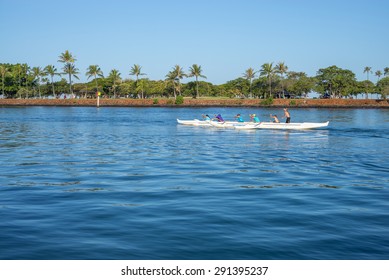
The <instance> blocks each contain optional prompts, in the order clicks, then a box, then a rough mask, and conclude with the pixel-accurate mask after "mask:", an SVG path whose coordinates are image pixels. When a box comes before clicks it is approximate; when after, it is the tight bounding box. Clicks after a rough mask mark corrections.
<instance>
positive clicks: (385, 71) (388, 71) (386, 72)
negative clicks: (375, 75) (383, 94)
mask: <svg viewBox="0 0 389 280" xmlns="http://www.w3.org/2000/svg"><path fill="white" fill-rule="evenodd" d="M388 75H389V67H385V68H384V76H388Z"/></svg>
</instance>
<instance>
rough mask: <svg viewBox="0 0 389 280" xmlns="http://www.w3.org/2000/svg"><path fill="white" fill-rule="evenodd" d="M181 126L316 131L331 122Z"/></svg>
mask: <svg viewBox="0 0 389 280" xmlns="http://www.w3.org/2000/svg"><path fill="white" fill-rule="evenodd" d="M177 122H178V123H179V124H183V125H193V126H212V127H217V128H234V129H241V130H244V129H294V130H303V129H315V128H321V127H327V126H328V124H329V121H327V122H323V123H312V122H302V123H274V122H260V123H253V122H234V121H226V122H216V121H201V120H198V119H194V120H179V119H177Z"/></svg>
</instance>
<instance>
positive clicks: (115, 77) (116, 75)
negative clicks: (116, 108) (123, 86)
mask: <svg viewBox="0 0 389 280" xmlns="http://www.w3.org/2000/svg"><path fill="white" fill-rule="evenodd" d="M120 75H121V74H120V72H119V70H116V69H112V70H111V72H109V75H108V79H109V80H110V81H111V82H112V90H113V97H114V98H116V87H117V83H120V82H121V80H122V79H121V77H120Z"/></svg>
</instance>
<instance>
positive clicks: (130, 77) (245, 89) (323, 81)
mask: <svg viewBox="0 0 389 280" xmlns="http://www.w3.org/2000/svg"><path fill="white" fill-rule="evenodd" d="M57 62H59V63H61V67H60V69H58V68H57V67H56V66H55V65H47V66H45V67H44V68H42V67H39V66H38V67H30V66H29V65H27V64H25V63H24V64H20V63H18V64H6V63H2V64H0V76H1V80H0V85H1V93H0V95H1V97H2V98H60V97H61V96H65V95H66V96H70V97H78V98H94V97H95V94H96V92H97V91H100V92H101V94H102V96H103V97H106V98H156V97H167V98H168V97H174V98H176V97H177V96H191V97H193V98H198V97H204V96H207V97H230V98H260V99H269V98H305V97H307V96H308V94H309V93H310V92H316V93H318V94H319V95H320V97H322V98H354V97H358V96H364V97H365V98H368V97H369V94H370V96H372V94H377V95H379V96H380V97H381V98H384V99H386V97H387V96H388V94H389V67H386V68H385V69H383V71H381V70H377V71H375V73H374V75H375V76H376V77H377V79H376V82H373V81H371V80H370V79H371V76H370V75H371V74H373V71H372V68H371V67H368V66H366V67H365V68H364V69H363V73H365V74H366V80H363V81H357V79H356V77H355V74H354V73H353V72H352V71H350V70H347V69H342V68H339V67H337V66H335V65H333V66H329V67H327V68H322V69H319V70H318V71H317V73H316V76H313V77H309V76H308V75H307V74H306V73H304V72H295V71H289V69H288V66H287V65H286V64H285V63H284V62H279V63H277V64H276V65H275V64H274V63H264V64H262V65H261V66H260V67H259V69H258V70H254V69H253V68H252V67H250V68H248V69H247V70H245V71H244V72H243V73H242V75H241V76H240V77H237V78H236V79H234V80H231V81H227V82H226V83H224V84H221V85H214V84H212V83H209V82H207V81H206V79H207V77H206V76H205V75H204V73H203V69H202V67H201V66H200V65H197V64H193V65H192V66H191V67H189V69H188V70H187V71H186V70H185V69H184V68H182V67H181V66H180V65H175V66H174V67H172V68H171V70H170V71H168V72H167V74H166V76H165V77H164V79H161V80H150V79H149V78H147V73H143V71H142V66H140V65H138V64H134V65H132V66H130V67H129V72H128V73H125V74H122V73H120V71H119V70H117V69H112V70H111V71H110V72H109V73H108V74H107V75H104V73H103V71H102V70H101V68H100V67H99V65H90V66H89V67H88V68H87V69H85V72H83V73H82V72H81V71H80V70H79V69H78V68H77V67H76V62H77V59H76V57H75V56H74V55H73V54H72V53H71V52H69V51H68V50H66V51H65V52H63V53H61V54H60V55H59V56H58V61H57ZM80 75H85V76H86V78H87V80H88V82H86V83H74V81H75V80H79V76H80ZM381 76H383V78H381ZM126 77H127V78H126ZM184 78H192V79H193V80H192V81H189V82H187V83H182V79H184Z"/></svg>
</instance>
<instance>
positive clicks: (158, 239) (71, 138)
mask: <svg viewBox="0 0 389 280" xmlns="http://www.w3.org/2000/svg"><path fill="white" fill-rule="evenodd" d="M281 111H282V110H279V109H250V108H243V109H242V108H240V109H237V108H205V109H204V108H201V109H200V108H195V109H193V108H179V109H177V108H100V109H97V108H79V107H66V108H61V107H20V108H0V156H1V161H0V259H282V260H283V259H389V110H380V109H374V110H372V109H291V110H290V111H291V114H292V121H295V122H300V121H311V122H322V121H327V120H329V121H330V126H329V127H328V128H326V129H320V130H312V131H274V130H256V131H235V130H228V129H226V130H223V129H216V128H201V127H186V126H180V125H177V124H176V118H181V119H193V118H200V116H201V114H203V113H208V114H215V113H221V114H222V115H223V116H224V117H225V118H226V119H232V117H233V116H234V115H235V114H237V113H241V114H242V115H244V116H246V118H247V115H248V114H249V113H256V114H258V115H259V116H260V118H261V120H265V121H268V120H269V117H268V116H269V114H270V113H273V114H274V113H278V114H279V115H281Z"/></svg>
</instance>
